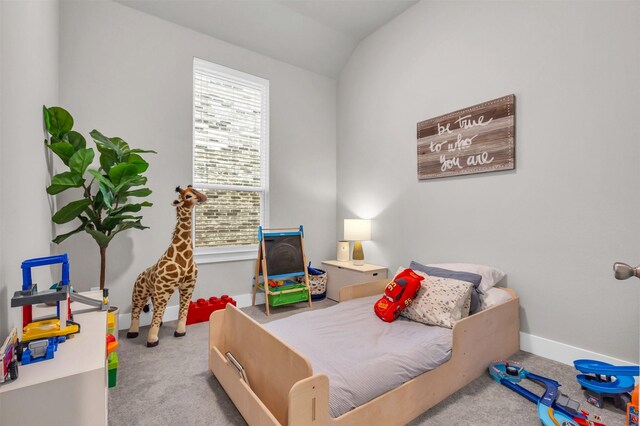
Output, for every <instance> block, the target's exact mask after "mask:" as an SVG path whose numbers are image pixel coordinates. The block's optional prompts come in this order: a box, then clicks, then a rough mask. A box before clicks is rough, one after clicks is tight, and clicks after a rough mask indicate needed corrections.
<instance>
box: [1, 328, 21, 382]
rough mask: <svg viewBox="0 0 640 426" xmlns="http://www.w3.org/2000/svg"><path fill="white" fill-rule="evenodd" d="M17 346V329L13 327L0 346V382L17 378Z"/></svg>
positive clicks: (18, 344) (18, 342)
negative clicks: (0, 360)
mask: <svg viewBox="0 0 640 426" xmlns="http://www.w3.org/2000/svg"><path fill="white" fill-rule="evenodd" d="M19 348H20V341H19V340H18V330H16V329H15V328H14V329H13V330H11V333H9V335H8V336H7V338H6V339H5V341H4V343H3V345H2V347H1V348H0V356H2V362H0V383H4V382H6V381H7V380H16V379H17V378H18V354H17V352H18V350H19Z"/></svg>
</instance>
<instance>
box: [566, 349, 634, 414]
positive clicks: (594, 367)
mask: <svg viewBox="0 0 640 426" xmlns="http://www.w3.org/2000/svg"><path fill="white" fill-rule="evenodd" d="M573 365H574V367H575V368H576V370H578V371H579V372H581V373H583V374H578V375H577V376H576V379H577V380H578V383H580V385H581V386H582V388H583V389H585V394H586V397H587V402H588V403H589V404H592V405H595V406H596V407H598V408H602V406H603V404H604V400H605V398H610V399H612V400H613V405H614V406H615V407H616V408H619V409H620V410H623V411H626V410H627V404H629V402H631V392H632V391H633V389H634V387H635V386H636V384H635V380H634V379H633V377H634V376H640V366H637V365H636V366H615V365H612V364H607V363H606V362H601V361H594V360H591V359H578V360H575V361H574V362H573Z"/></svg>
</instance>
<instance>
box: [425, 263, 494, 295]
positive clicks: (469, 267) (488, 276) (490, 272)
mask: <svg viewBox="0 0 640 426" xmlns="http://www.w3.org/2000/svg"><path fill="white" fill-rule="evenodd" d="M427 266H435V267H436V268H443V269H450V270H452V271H463V272H471V273H474V274H478V275H481V276H482V281H481V282H480V287H479V290H480V292H481V293H484V292H485V291H487V290H489V289H490V288H491V287H493V286H494V285H496V284H498V283H499V282H500V280H502V279H503V278H504V276H505V273H504V272H502V271H501V270H500V269H498V268H494V267H492V266H485V265H475V264H473V263H433V264H429V265H427Z"/></svg>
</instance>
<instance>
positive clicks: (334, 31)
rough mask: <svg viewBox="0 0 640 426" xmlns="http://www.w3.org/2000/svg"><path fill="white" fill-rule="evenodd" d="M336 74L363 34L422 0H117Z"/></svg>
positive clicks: (202, 31) (256, 50)
mask: <svg viewBox="0 0 640 426" xmlns="http://www.w3.org/2000/svg"><path fill="white" fill-rule="evenodd" d="M115 1H117V2H118V3H121V4H123V5H126V6H129V7H132V8H134V9H137V10H139V11H142V12H145V13H148V14H150V15H154V16H157V17H159V18H162V19H165V20H167V21H171V22H174V23H176V24H179V25H182V26H184V27H187V28H191V29H193V30H195V31H199V32H201V33H204V34H208V35H210V36H212V37H215V38H218V39H220V40H224V41H227V42H229V43H232V44H235V45H237V46H241V47H244V48H247V49H250V50H253V51H255V52H258V53H262V54H264V55H267V56H270V57H272V58H275V59H278V60H281V61H283V62H287V63H289V64H292V65H296V66H299V67H301V68H305V69H307V70H310V71H314V72H317V73H319V74H323V75H326V76H329V77H332V78H336V77H337V76H338V73H339V72H340V70H341V69H342V67H343V66H344V64H345V63H346V61H347V59H349V56H350V55H351V52H353V49H355V47H356V46H357V45H358V43H360V41H361V40H362V39H364V38H365V37H367V36H368V35H369V34H371V33H373V32H374V31H376V30H377V29H378V28H380V27H381V26H383V25H384V24H386V23H387V22H389V21H391V20H392V19H393V18H395V17H396V16H398V15H399V14H401V13H402V12H404V11H405V10H406V9H408V8H409V7H411V6H413V5H414V4H415V3H417V1H418V0H115Z"/></svg>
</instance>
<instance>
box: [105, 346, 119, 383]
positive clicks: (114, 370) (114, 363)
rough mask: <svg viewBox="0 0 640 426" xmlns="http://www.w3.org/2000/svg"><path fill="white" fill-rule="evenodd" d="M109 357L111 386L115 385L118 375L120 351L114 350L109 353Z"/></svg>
mask: <svg viewBox="0 0 640 426" xmlns="http://www.w3.org/2000/svg"><path fill="white" fill-rule="evenodd" d="M107 359H108V366H109V368H108V375H109V387H110V388H112V387H115V385H116V379H117V377H118V353H117V352H113V353H112V354H110V355H109V358H107Z"/></svg>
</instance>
